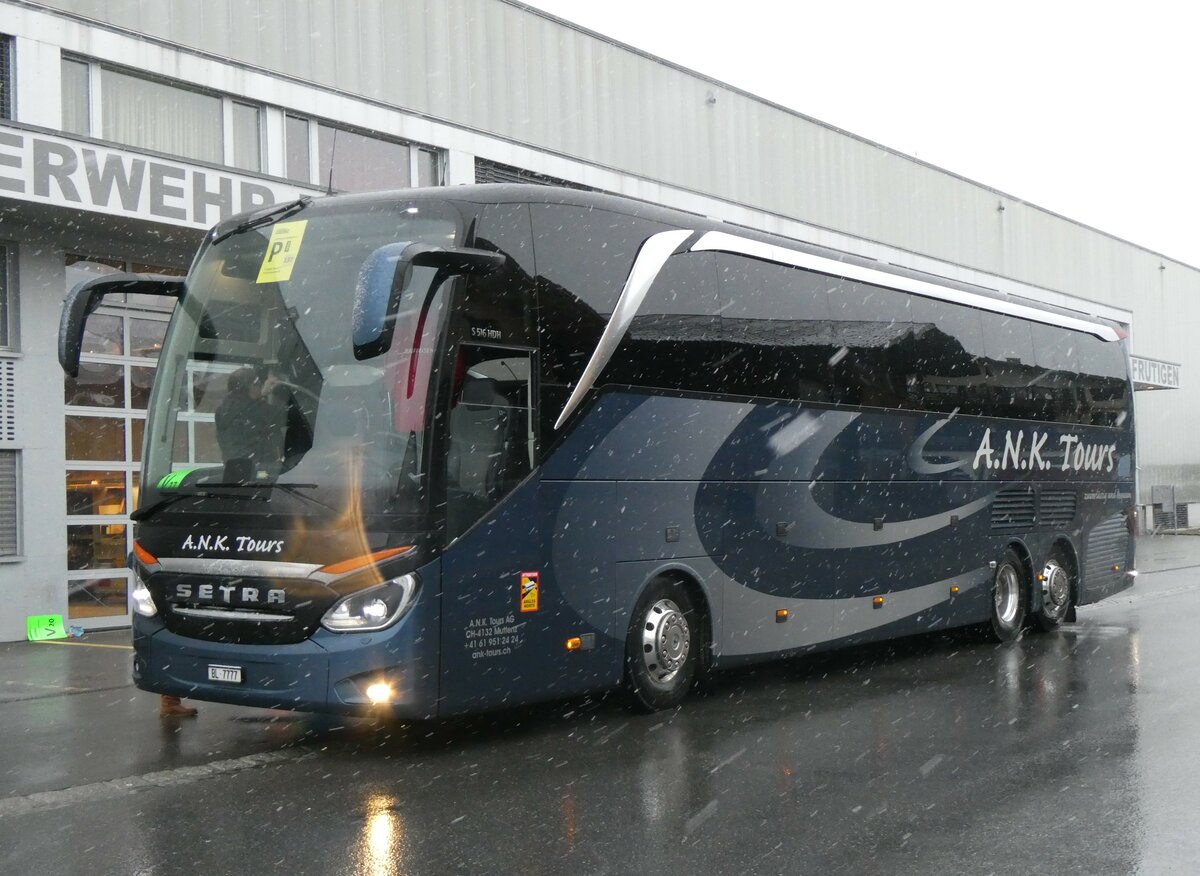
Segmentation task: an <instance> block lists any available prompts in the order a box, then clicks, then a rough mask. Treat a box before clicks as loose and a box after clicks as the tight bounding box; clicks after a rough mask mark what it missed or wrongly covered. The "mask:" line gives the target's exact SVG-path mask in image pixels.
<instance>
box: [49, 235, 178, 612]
mask: <svg viewBox="0 0 1200 876" xmlns="http://www.w3.org/2000/svg"><path fill="white" fill-rule="evenodd" d="M126 269H128V270H134V271H148V272H152V273H179V272H178V271H175V270H172V269H163V268H158V267H152V266H148V265H126V264H125V263H122V262H112V261H101V260H97V259H83V258H80V257H75V256H68V258H67V272H66V273H67V287H68V288H70V287H72V286H74V285H75V284H76V283H78V282H79V281H81V280H84V279H87V278H88V277H89V276H91V275H95V274H98V273H109V272H112V271H116V270H126ZM129 298H130V299H134V300H117V299H125V296H116V295H110V296H108V298H107V299H106V300H105V306H104V307H102V308H100V309H99V310H97V311H96V312H95V313H94V314H92V316H91V317H90V318H89V319H88V325H87V331H86V333H85V335H84V341H83V350H82V353H83V355H82V356H81V362H80V367H79V375H78V376H77V377H66V378H64V386H63V401H64V403H65V405H66V418H65V422H64V430H65V434H66V472H65V482H64V485H65V489H66V508H67V533H66V535H67V579H66V587H67V622H68V623H69V624H73V625H75V626H79V627H82V628H84V629H99V628H104V627H115V626H127V625H128V624H129V622H130V616H129V612H130V608H129V590H130V578H131V573H130V571H129V569H128V568H127V565H126V558H127V557H128V555H129V551H130V550H132V548H133V543H132V534H131V531H132V527H131V525H130V521H129V512H130V511H132V510H133V509H134V508H136V507H137V496H138V488H139V486H140V485H139V483H138V469H139V468H140V464H141V452H142V434H143V431H144V429H145V423H146V403H147V402H148V401H149V398H150V388H151V386H152V385H153V383H154V373H155V369H156V367H157V365H158V352H159V350H160V349H161V348H162V339H163V336H164V334H165V333H166V328H167V320H168V319H170V311H169V309H168V310H164V309H163V308H162V300H161V299H145V298H144V297H142V296H129ZM152 308H156V309H152Z"/></svg>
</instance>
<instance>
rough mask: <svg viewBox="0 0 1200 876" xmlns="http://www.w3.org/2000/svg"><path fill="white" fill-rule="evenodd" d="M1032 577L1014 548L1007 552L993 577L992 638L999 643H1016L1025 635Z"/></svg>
mask: <svg viewBox="0 0 1200 876" xmlns="http://www.w3.org/2000/svg"><path fill="white" fill-rule="evenodd" d="M1028 593H1029V580H1028V576H1027V575H1026V574H1025V564H1024V563H1023V562H1022V561H1021V558H1020V556H1018V555H1017V552H1016V551H1014V550H1013V549H1012V548H1009V549H1008V550H1006V551H1005V552H1004V558H1003V559H1002V560H1001V561H1000V564H999V565H998V566H996V574H995V575H994V576H993V577H992V590H991V595H992V598H991V600H990V603H991V608H990V611H989V618H988V620H989V627H990V629H991V635H992V637H993V638H994V639H995V640H996V641H998V642H1012V641H1015V640H1016V639H1017V638H1018V637H1019V636H1020V635H1021V628H1022V627H1023V626H1024V624H1025V605H1026V603H1027V601H1028V596H1027V594H1028Z"/></svg>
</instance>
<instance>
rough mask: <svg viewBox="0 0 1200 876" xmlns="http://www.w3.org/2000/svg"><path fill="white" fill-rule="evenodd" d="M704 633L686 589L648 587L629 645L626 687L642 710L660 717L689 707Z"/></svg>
mask: <svg viewBox="0 0 1200 876" xmlns="http://www.w3.org/2000/svg"><path fill="white" fill-rule="evenodd" d="M700 629H701V625H700V617H699V613H698V612H697V611H696V607H695V605H694V604H693V603H692V600H691V597H689V596H688V593H687V590H685V589H684V587H683V586H682V585H681V584H679V583H677V582H675V581H668V580H659V581H655V582H653V583H652V584H651V585H650V586H649V587H647V588H646V590H645V592H644V593H643V594H642V596H641V598H640V599H639V600H638V602H637V606H636V607H635V608H634V610H633V620H632V621H631V623H630V625H629V636H628V638H627V639H626V642H625V684H626V687H627V688H628V691H629V695H630V698H631V700H632V705H633V706H634V707H635V708H636V709H638V710H639V711H645V712H657V711H660V710H662V709H671V708H674V707H675V706H677V705H679V704H680V703H681V702H683V699H684V697H686V696H687V694H688V691H689V690H690V689H691V687H692V684H693V683H694V682H695V680H696V671H697V667H698V666H699V662H700V649H701V642H700Z"/></svg>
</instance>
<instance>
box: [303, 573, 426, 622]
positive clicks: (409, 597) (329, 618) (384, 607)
mask: <svg viewBox="0 0 1200 876" xmlns="http://www.w3.org/2000/svg"><path fill="white" fill-rule="evenodd" d="M416 595H417V578H416V576H415V575H401V576H400V577H399V578H393V579H392V580H391V581H387V582H386V583H383V584H379V585H377V586H375V587H368V588H367V589H366V590H361V591H359V592H358V593H354V594H352V595H350V596H347V597H346V598H345V599H343V600H341V601H340V602H338V603H337V604H336V605H334V607H333V608H331V609H329V611H327V612H325V617H323V618H321V626H323V627H325V629H327V630H330V631H332V632H335V633H349V632H356V633H365V632H370V631H372V630H382V629H384V628H386V627H390V626H391V625H392V624H394V623H395V622H396V621H398V620H400V618H402V617H403V616H404V613H405V612H406V611H408V609H409V607H410V606H411V605H412V603H413V599H414V598H415V597H416Z"/></svg>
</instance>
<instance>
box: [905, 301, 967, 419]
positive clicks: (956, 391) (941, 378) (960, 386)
mask: <svg viewBox="0 0 1200 876" xmlns="http://www.w3.org/2000/svg"><path fill="white" fill-rule="evenodd" d="M911 313H912V319H913V336H914V339H915V341H916V347H915V349H916V354H915V356H914V357H913V359H912V361H911V363H909V364H910V367H911V370H910V371H908V372H907V373H906V375H905V382H906V384H907V386H908V394H909V404H910V405H911V406H912V407H914V408H917V409H918V410H926V411H939V412H943V413H951V412H952V411H955V410H958V411H961V412H963V413H969V414H980V413H984V411H983V407H984V403H985V400H984V396H983V392H982V390H983V362H982V360H983V356H984V350H983V323H982V322H981V321H980V318H979V315H980V312H979V311H978V310H976V309H975V308H973V307H963V306H962V305H959V304H953V303H951V302H949V301H939V300H937V299H935V298H922V297H920V296H913V299H912V307H911Z"/></svg>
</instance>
